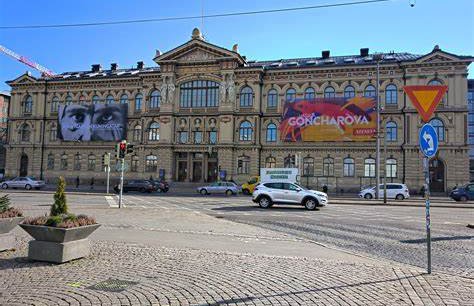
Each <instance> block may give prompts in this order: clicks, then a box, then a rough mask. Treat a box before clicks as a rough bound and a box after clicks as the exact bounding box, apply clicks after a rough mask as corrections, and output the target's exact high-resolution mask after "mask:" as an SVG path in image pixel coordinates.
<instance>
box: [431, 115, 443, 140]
mask: <svg viewBox="0 0 474 306" xmlns="http://www.w3.org/2000/svg"><path fill="white" fill-rule="evenodd" d="M429 123H430V124H431V125H432V126H433V127H434V129H435V130H436V134H437V135H438V141H445V133H444V123H443V121H441V119H439V118H433V119H431V120H430V122H429Z"/></svg>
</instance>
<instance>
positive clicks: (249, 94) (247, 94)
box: [240, 86, 253, 107]
mask: <svg viewBox="0 0 474 306" xmlns="http://www.w3.org/2000/svg"><path fill="white" fill-rule="evenodd" d="M252 105H253V90H252V88H250V86H245V87H244V88H242V90H241V91H240V107H250V106H252Z"/></svg>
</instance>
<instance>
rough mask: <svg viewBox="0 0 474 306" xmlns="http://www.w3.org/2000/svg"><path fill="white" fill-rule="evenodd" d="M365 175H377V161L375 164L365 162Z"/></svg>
mask: <svg viewBox="0 0 474 306" xmlns="http://www.w3.org/2000/svg"><path fill="white" fill-rule="evenodd" d="M364 170H365V171H364V176H365V177H375V163H373V164H365V169H364Z"/></svg>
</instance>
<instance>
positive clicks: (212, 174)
mask: <svg viewBox="0 0 474 306" xmlns="http://www.w3.org/2000/svg"><path fill="white" fill-rule="evenodd" d="M217 170H218V169H217V162H211V161H210V162H208V163H207V181H208V182H215V181H217V175H218V173H217V172H218V171H217Z"/></svg>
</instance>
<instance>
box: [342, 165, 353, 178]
mask: <svg viewBox="0 0 474 306" xmlns="http://www.w3.org/2000/svg"><path fill="white" fill-rule="evenodd" d="M344 176H350V177H352V176H354V164H353V163H345V164H344Z"/></svg>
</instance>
